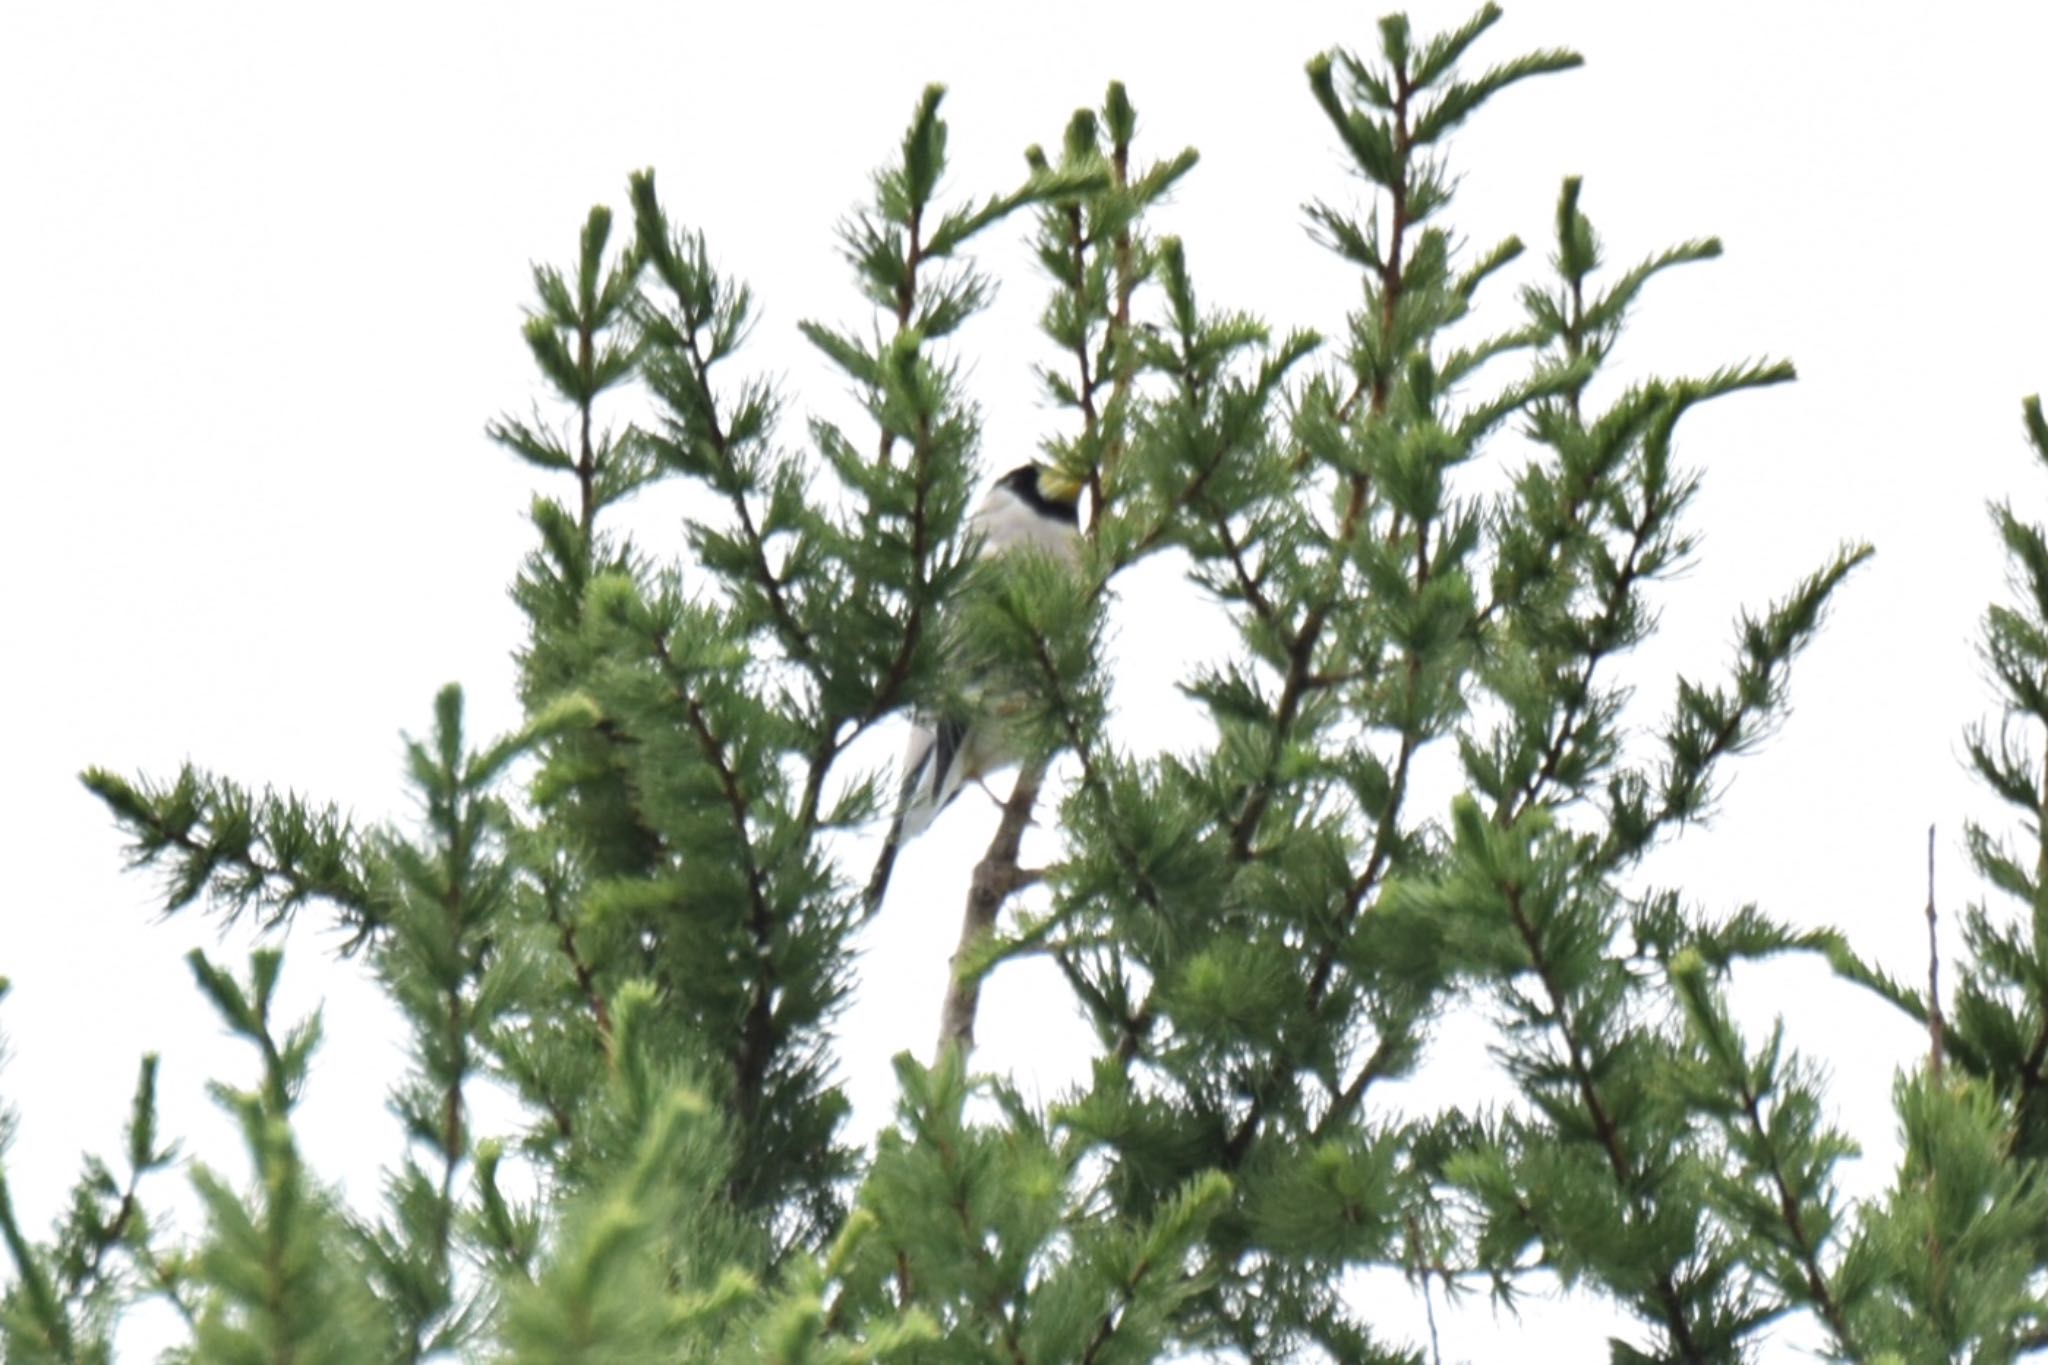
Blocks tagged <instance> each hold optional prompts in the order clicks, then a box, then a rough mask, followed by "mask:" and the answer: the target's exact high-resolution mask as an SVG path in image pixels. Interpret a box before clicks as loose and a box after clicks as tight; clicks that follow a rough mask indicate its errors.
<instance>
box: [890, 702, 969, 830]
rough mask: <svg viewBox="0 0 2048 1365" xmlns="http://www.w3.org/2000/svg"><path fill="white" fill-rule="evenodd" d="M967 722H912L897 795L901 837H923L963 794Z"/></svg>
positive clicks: (945, 718)
mask: <svg viewBox="0 0 2048 1365" xmlns="http://www.w3.org/2000/svg"><path fill="white" fill-rule="evenodd" d="M966 742H967V722H966V721H964V720H961V719H959V718H957V717H953V716H941V717H936V718H934V717H928V716H920V717H918V718H916V719H915V720H913V722H912V724H911V730H910V745H909V747H908V748H907V749H905V750H904V753H903V787H902V789H901V791H900V792H899V793H898V795H897V810H898V812H899V813H900V816H901V819H902V834H903V837H904V838H906V839H908V838H912V837H914V836H915V835H918V834H921V833H923V831H924V827H925V826H926V825H929V824H930V823H931V822H932V817H933V816H935V815H937V814H938V813H939V812H940V811H941V810H943V809H945V807H946V805H947V803H948V802H950V801H951V800H952V799H953V798H954V797H955V796H957V795H959V793H960V784H961V782H962V781H963V779H964V774H963V773H962V772H961V770H960V758H961V750H962V749H963V748H964V747H965V745H966Z"/></svg>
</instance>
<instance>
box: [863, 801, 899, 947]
mask: <svg viewBox="0 0 2048 1365" xmlns="http://www.w3.org/2000/svg"><path fill="white" fill-rule="evenodd" d="M902 847H903V803H902V802H900V801H899V802H897V803H896V815H895V818H893V819H891V820H890V821H889V837H888V838H887V839H884V840H883V841H882V851H881V852H880V853H879V854H877V855H876V856H875V870H874V872H873V873H871V874H870V875H869V877H868V889H867V890H866V891H865V892H863V893H862V895H861V920H862V921H863V922H866V921H868V920H871V919H873V918H874V917H875V916H876V915H877V914H878V913H880V912H881V909H882V897H884V896H886V895H888V894H889V875H890V874H891V873H893V872H894V871H895V870H896V852H897V850H898V849H900V848H902Z"/></svg>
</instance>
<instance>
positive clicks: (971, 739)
mask: <svg viewBox="0 0 2048 1365" xmlns="http://www.w3.org/2000/svg"><path fill="white" fill-rule="evenodd" d="M1080 497H1081V485H1080V484H1079V482H1078V481H1076V480H1075V479H1073V478H1071V477H1069V476H1068V475H1066V474H1063V473H1061V472H1060V471H1058V470H1056V469H1052V468H1049V467H1048V466H1045V465H1042V464H1037V463H1035V462H1034V463H1032V464H1025V465H1019V466H1017V468H1015V469H1013V470H1011V471H1010V472H1009V473H1007V474H1005V475H1003V476H1002V477H1001V478H1000V479H997V480H996V482H995V486H994V487H992V488H990V489H989V491H988V494H987V496H986V497H984V498H983V499H982V500H981V505H980V506H979V507H977V508H976V509H975V510H974V513H973V515H972V516H971V517H969V518H968V522H967V529H968V535H969V537H970V538H971V539H973V540H974V541H975V542H976V543H977V544H978V546H979V550H978V553H979V555H980V557H981V558H983V559H989V558H992V557H994V556H997V555H1005V554H1011V553H1015V552H1017V551H1019V550H1036V551H1038V552H1040V553H1044V554H1051V555H1054V556H1057V557H1059V558H1062V559H1064V560H1066V561H1067V562H1068V563H1069V564H1073V563H1076V562H1078V560H1079V557H1080V547H1081V511H1080ZM965 692H966V694H967V696H968V697H969V699H970V701H971V700H972V699H973V689H972V687H971V686H970V687H969V688H967V689H965ZM1016 760H1017V756H1016V755H1015V754H1014V753H1012V752H1010V751H1009V746H1008V744H1007V743H1006V737H1005V736H1004V734H1003V732H1002V726H1001V725H1000V724H996V723H993V718H992V717H991V716H989V715H988V714H987V713H986V712H984V713H983V714H981V715H979V716H976V715H973V714H968V715H931V714H928V713H919V712H913V713H912V715H911V724H910V741H909V743H908V745H907V746H906V747H905V749H904V751H903V766H902V778H901V781H900V784H899V786H898V788H897V794H896V812H895V816H894V818H893V819H892V820H891V821H890V824H889V837H888V839H887V840H886V841H885V842H884V843H883V845H882V852H881V855H880V856H879V857H878V858H877V859H876V861H875V871H874V875H873V877H872V878H871V879H870V880H869V882H868V890H867V912H868V914H870V915H873V914H874V913H875V912H876V911H877V910H879V909H880V908H881V903H882V896H883V894H884V893H885V892H886V891H887V890H888V886H889V874H890V872H891V871H892V870H893V869H894V867H895V865H896V854H897V852H898V850H900V849H901V847H902V846H903V844H905V843H906V842H908V841H909V840H911V839H914V838H916V837H917V836H918V835H920V834H922V833H923V832H924V831H925V830H926V829H927V828H928V827H929V826H930V825H931V822H932V821H933V820H934V819H935V818H936V817H937V816H938V814H939V812H940V811H942V810H944V809H945V808H946V807H947V806H948V805H950V804H952V802H953V799H954V798H955V797H957V796H958V795H959V794H960V789H961V788H962V787H964V786H965V785H966V784H967V783H969V782H973V781H978V780H980V779H981V778H983V777H985V776H987V775H988V774H989V773H992V772H994V771H995V770H997V769H998V768H1003V767H1007V766H1008V765H1009V764H1011V763H1013V762H1015V761H1016Z"/></svg>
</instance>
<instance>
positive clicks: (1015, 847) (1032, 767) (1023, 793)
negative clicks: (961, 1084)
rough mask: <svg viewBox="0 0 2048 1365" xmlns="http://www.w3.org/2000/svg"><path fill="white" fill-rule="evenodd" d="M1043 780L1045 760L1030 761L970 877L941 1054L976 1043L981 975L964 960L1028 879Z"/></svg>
mask: <svg viewBox="0 0 2048 1365" xmlns="http://www.w3.org/2000/svg"><path fill="white" fill-rule="evenodd" d="M1044 781H1045V765H1044V764H1043V763H1032V764H1028V765H1026V766H1025V768H1024V771H1022V772H1020V773H1018V774H1017V785H1016V786H1015V787H1013V788H1011V789H1010V799H1009V800H1008V801H1006V802H1004V803H1003V818H1002V820H1001V821H1000V822H999V823H998V824H997V825H996V832H995V837H994V838H992V839H990V840H989V841H988V852H987V853H985V854H983V855H982V859H981V862H980V863H979V864H978V865H976V867H975V869H974V879H973V881H971V882H970V883H968V887H967V909H966V912H965V913H964V914H963V915H962V916H961V920H960V946H959V947H958V948H956V949H954V951H953V975H952V979H951V980H950V981H949V982H948V983H947V985H946V1003H945V1005H944V1006H943V1007H942V1009H941V1010H940V1012H939V1045H938V1052H937V1055H938V1056H940V1057H943V1056H945V1055H946V1051H947V1049H948V1048H952V1047H958V1048H959V1049H960V1051H961V1052H962V1054H965V1053H968V1052H971V1051H973V1049H974V1016H975V1012H976V1011H977V1010H978V1009H979V1008H980V1007H981V976H980V974H979V973H972V974H963V972H962V971H961V966H962V964H963V963H964V962H965V961H966V960H967V959H968V958H969V957H971V956H972V953H973V950H974V948H975V947H976V946H977V945H979V944H980V943H981V942H982V940H984V939H986V938H987V937H988V936H989V935H991V934H993V933H994V932H995V928H996V915H997V914H998V913H999V912H1000V911H1001V910H1002V908H1003V902H1004V901H1006V900H1008V899H1009V898H1010V893H1011V892H1013V891H1015V890H1017V888H1019V887H1020V886H1023V885H1025V883H1026V882H1027V880H1029V879H1028V878H1027V877H1026V876H1025V875H1024V874H1023V872H1021V871H1020V870H1019V869H1018V866H1017V857H1018V853H1019V851H1020V850H1021V849H1022V847H1023V844H1024V829H1025V827H1026V826H1027V825H1029V824H1030V823H1031V812H1032V809H1033V808H1034V807H1035V806H1037V804H1038V789H1039V787H1040V785H1041V784H1043V783H1044Z"/></svg>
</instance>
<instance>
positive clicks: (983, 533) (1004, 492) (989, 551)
mask: <svg viewBox="0 0 2048 1365" xmlns="http://www.w3.org/2000/svg"><path fill="white" fill-rule="evenodd" d="M970 527H971V529H972V530H973V531H974V532H975V533H976V534H978V535H979V536H980V537H981V552H982V553H983V554H985V555H994V554H1002V553H1003V552H1005V551H1007V550H1014V549H1017V548H1019V547H1020V546H1027V545H1028V546H1032V547H1034V548H1037V549H1041V550H1047V551H1050V552H1052V553H1054V554H1058V555H1063V556H1065V557H1066V558H1068V559H1072V558H1074V556H1075V554H1076V552H1077V551H1078V549H1079V548H1080V547H1079V544H1078V538H1077V536H1076V534H1075V530H1074V526H1073V523H1071V522H1065V521H1057V520H1054V519H1053V518H1051V517H1048V516H1044V515H1042V514H1040V513H1039V512H1037V511H1035V510H1034V509H1033V508H1032V507H1031V505H1030V504H1029V503H1027V502H1025V501H1024V500H1023V499H1022V498H1020V497H1018V496H1017V495H1016V494H1015V493H1012V492H1011V491H1010V490H1009V489H1007V488H997V489H994V490H993V491H991V492H990V493H989V495H988V497H987V498H985V499H983V501H982V504H981V506H980V507H979V508H977V509H976V510H975V513H974V518H973V520H972V522H971V523H970Z"/></svg>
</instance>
